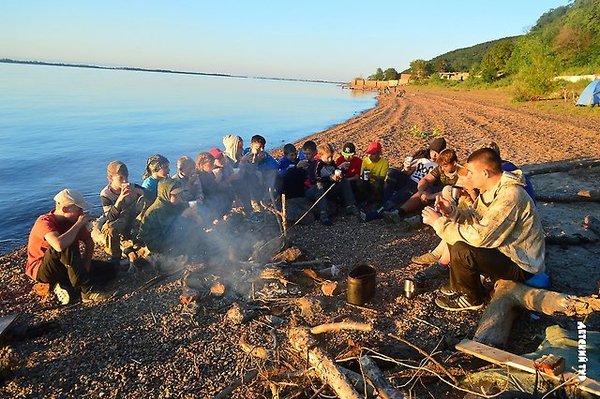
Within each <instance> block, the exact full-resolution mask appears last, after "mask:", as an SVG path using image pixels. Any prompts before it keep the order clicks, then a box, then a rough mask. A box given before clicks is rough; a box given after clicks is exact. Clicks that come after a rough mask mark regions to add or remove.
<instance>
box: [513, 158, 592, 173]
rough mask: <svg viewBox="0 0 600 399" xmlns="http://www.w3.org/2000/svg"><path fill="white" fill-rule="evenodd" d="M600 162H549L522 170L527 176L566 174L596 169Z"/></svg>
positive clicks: (580, 160) (582, 160)
mask: <svg viewBox="0 0 600 399" xmlns="http://www.w3.org/2000/svg"><path fill="white" fill-rule="evenodd" d="M599 165H600V160H598V159H578V160H574V161H558V162H549V163H546V164H543V165H532V166H529V167H527V166H525V167H523V168H521V170H523V173H525V174H526V175H527V176H534V175H541V174H546V173H555V172H564V171H568V170H573V169H577V168H585V167H594V166H599Z"/></svg>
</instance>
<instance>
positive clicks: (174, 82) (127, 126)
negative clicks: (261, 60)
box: [0, 64, 375, 253]
mask: <svg viewBox="0 0 600 399" xmlns="http://www.w3.org/2000/svg"><path fill="white" fill-rule="evenodd" d="M374 105H375V99H374V98H373V96H372V95H360V96H357V95H355V94H353V93H351V91H350V90H342V89H341V88H340V87H339V86H337V85H334V84H324V83H305V82H288V81H276V80H260V79H242V78H223V77H210V76H195V75H176V74H164V73H152V72H132V71H115V70H96V69H84V68H65V67H52V66H33V65H32V66H29V65H16V64H0V142H1V143H2V147H1V151H0V178H1V179H2V182H3V184H2V186H1V188H0V192H1V195H0V215H2V217H1V218H0V253H5V252H7V251H10V250H12V249H15V248H17V247H18V246H20V245H23V244H25V243H26V242H27V236H28V232H29V229H30V228H31V226H32V225H33V222H34V221H35V219H36V217H37V216H38V215H39V214H42V213H44V212H47V211H48V210H50V209H51V208H52V207H53V201H52V197H53V196H54V194H56V193H57V192H58V191H60V190H62V189H63V188H65V187H71V188H75V189H77V190H79V191H81V192H82V193H83V194H84V195H85V197H86V198H87V199H88V201H90V202H91V203H92V204H94V205H95V206H96V207H97V208H95V210H94V211H95V212H96V213H99V211H100V208H99V206H100V198H99V192H100V190H101V189H102V187H103V186H104V185H105V184H106V182H107V181H106V164H107V163H108V162H110V161H111V160H113V159H119V160H122V161H123V162H125V163H126V164H127V166H128V167H129V172H130V180H131V181H134V182H138V183H139V182H140V180H141V174H142V172H143V169H144V166H145V160H146V158H148V157H149V156H150V155H152V154H155V153H161V154H163V155H165V156H166V157H167V158H169V160H170V161H171V164H172V167H171V171H174V170H175V165H174V164H175V162H176V160H177V158H179V157H180V156H181V155H189V156H191V157H195V156H196V154H197V153H198V152H200V151H202V150H208V149H209V148H211V147H214V146H219V147H222V141H221V139H222V137H223V135H225V134H229V133H235V134H238V135H240V136H242V137H243V138H244V140H245V143H246V144H247V143H248V142H249V140H250V137H251V136H252V135H253V134H261V135H263V136H265V137H266V139H267V147H268V148H274V147H279V146H281V145H283V144H284V143H285V142H288V141H294V140H297V139H300V138H302V137H304V136H307V135H310V134H313V133H316V132H319V131H321V130H324V129H326V128H328V127H329V126H331V125H334V124H337V123H340V122H343V121H344V120H346V119H348V118H350V117H352V116H354V115H356V114H357V113H360V112H362V111H364V110H366V109H368V108H371V107H373V106H374Z"/></svg>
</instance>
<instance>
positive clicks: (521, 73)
mask: <svg viewBox="0 0 600 399" xmlns="http://www.w3.org/2000/svg"><path fill="white" fill-rule="evenodd" d="M508 66H509V68H510V70H512V71H514V72H515V73H516V74H515V78H514V91H515V99H516V100H520V101H524V100H534V99H540V98H542V97H543V96H544V95H545V94H547V93H548V92H550V91H551V90H552V89H553V88H554V85H555V83H554V82H553V80H552V78H553V77H554V76H555V75H556V69H557V65H556V60H555V57H553V54H552V52H551V51H550V49H549V48H548V46H546V45H545V44H544V43H542V42H541V41H540V40H539V39H538V38H537V37H535V36H523V37H522V38H521V39H520V40H519V41H518V42H517V43H516V44H515V49H514V51H513V53H512V56H511V58H510V61H509V63H508Z"/></svg>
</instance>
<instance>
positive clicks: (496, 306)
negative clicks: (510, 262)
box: [473, 280, 600, 348]
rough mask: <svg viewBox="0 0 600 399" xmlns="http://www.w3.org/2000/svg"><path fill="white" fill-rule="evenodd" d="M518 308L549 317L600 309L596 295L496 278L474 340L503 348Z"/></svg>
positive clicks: (583, 313)
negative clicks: (491, 294)
mask: <svg viewBox="0 0 600 399" xmlns="http://www.w3.org/2000/svg"><path fill="white" fill-rule="evenodd" d="M519 309H527V310H532V311H534V312H539V313H543V314H545V315H549V316H553V315H557V314H563V315H566V316H570V317H573V316H578V317H583V316H587V315H589V314H591V313H594V312H599V311H600V298H599V297H598V296H597V295H592V296H587V297H578V296H573V295H566V294H561V293H559V292H554V291H548V290H544V289H541V288H533V287H529V286H527V285H524V284H521V283H517V282H515V281H508V280H498V281H497V282H496V285H495V287H494V294H493V296H492V300H491V301H490V304H489V305H488V307H487V308H486V310H485V312H484V313H483V315H482V316H481V319H480V321H479V326H478V327H477V331H475V336H474V338H473V339H474V340H475V341H477V342H481V343H484V344H487V345H492V346H496V347H500V348H502V347H504V346H505V345H506V342H507V341H508V337H509V335H510V331H511V328H512V324H513V322H514V320H515V318H516V317H517V314H518V310H519Z"/></svg>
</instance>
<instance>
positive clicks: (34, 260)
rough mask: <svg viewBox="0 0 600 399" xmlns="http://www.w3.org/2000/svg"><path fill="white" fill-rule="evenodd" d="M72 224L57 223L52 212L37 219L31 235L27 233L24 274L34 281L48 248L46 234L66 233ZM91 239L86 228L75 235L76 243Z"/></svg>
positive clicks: (67, 222)
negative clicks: (54, 232)
mask: <svg viewBox="0 0 600 399" xmlns="http://www.w3.org/2000/svg"><path fill="white" fill-rule="evenodd" d="M73 224H74V223H71V222H69V221H66V222H65V223H59V221H58V220H56V217H55V216H54V211H51V212H48V213H46V214H44V215H42V216H40V217H38V218H37V220H36V221H35V224H34V225H33V228H32V229H31V233H29V242H28V243H27V265H26V266H25V273H26V274H27V275H28V276H29V277H31V278H32V279H34V280H35V278H36V276H37V272H38V269H39V268H40V265H41V264H42V258H43V257H44V254H45V253H46V251H47V250H48V248H50V244H49V243H48V241H46V240H45V239H44V236H45V235H46V234H48V233H51V232H53V231H56V232H57V233H58V235H62V234H64V233H66V232H67V230H69V229H70V228H71V226H73ZM89 239H91V236H90V232H89V231H88V230H87V229H86V228H82V229H81V230H79V234H78V235H77V240H78V241H87V240H89Z"/></svg>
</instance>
